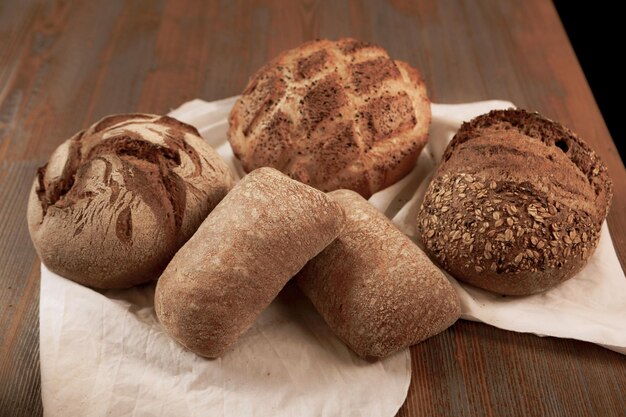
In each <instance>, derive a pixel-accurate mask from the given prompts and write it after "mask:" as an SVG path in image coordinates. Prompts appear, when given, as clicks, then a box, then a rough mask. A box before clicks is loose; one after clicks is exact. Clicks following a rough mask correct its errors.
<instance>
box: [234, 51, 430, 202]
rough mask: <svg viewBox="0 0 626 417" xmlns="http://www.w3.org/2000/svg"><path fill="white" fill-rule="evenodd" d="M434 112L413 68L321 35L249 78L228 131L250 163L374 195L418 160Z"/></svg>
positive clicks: (309, 181) (308, 181)
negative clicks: (321, 37)
mask: <svg viewBox="0 0 626 417" xmlns="http://www.w3.org/2000/svg"><path fill="white" fill-rule="evenodd" d="M430 117H431V114H430V102H429V100H428V97H427V95H426V87H425V86H424V82H423V81H422V79H421V78H420V75H419V73H418V72H417V71H416V70H415V69H414V68H412V67H410V66H409V65H408V64H406V63H404V62H401V61H394V60H393V59H391V58H389V55H388V54H387V52H386V51H385V50H384V49H382V48H380V47H378V46H375V45H371V44H368V43H365V42H360V41H357V40H354V39H341V40H339V41H336V42H335V41H329V40H320V41H314V42H309V43H305V44H303V45H301V46H299V47H298V48H295V49H292V50H289V51H287V52H284V53H283V54H281V55H279V56H278V57H277V58H275V59H274V60H272V61H271V62H269V63H268V64H266V65H265V66H264V67H262V68H261V69H260V70H259V71H258V72H257V73H256V74H255V75H254V76H253V77H252V79H251V80H250V82H249V83H248V86H247V87H246V89H245V91H244V92H243V94H242V96H241V98H240V99H239V100H238V101H237V102H236V103H235V106H234V107H233V110H232V112H231V114H230V118H229V122H230V129H229V131H228V138H229V141H230V144H231V146H232V148H233V151H234V152H235V155H236V156H237V157H238V158H239V159H240V160H241V163H242V165H243V167H244V169H245V170H246V171H251V170H253V169H255V168H258V167H261V166H270V167H274V168H276V169H278V170H280V171H282V172H283V173H285V174H287V175H289V176H290V177H292V178H294V179H296V180H298V181H301V182H304V183H305V184H309V185H311V186H314V187H316V188H318V189H320V190H323V191H330V190H335V189H339V188H347V189H351V190H354V191H356V192H358V193H359V194H361V195H362V196H364V197H366V198H368V197H369V196H370V195H371V194H373V193H375V192H376V191H378V190H380V189H382V188H385V187H387V186H389V185H391V184H393V183H394V182H396V181H398V180H399V179H401V178H402V177H404V176H405V175H406V174H408V173H409V172H410V171H411V169H412V168H413V167H414V166H415V161H416V159H417V157H418V155H419V153H420V151H421V150H422V148H423V147H424V145H425V144H426V141H427V138H428V128H429V125H430Z"/></svg>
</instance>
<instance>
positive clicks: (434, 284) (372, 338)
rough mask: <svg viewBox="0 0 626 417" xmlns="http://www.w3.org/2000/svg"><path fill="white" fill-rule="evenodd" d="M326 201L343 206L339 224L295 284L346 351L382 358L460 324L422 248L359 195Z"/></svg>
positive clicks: (451, 297)
mask: <svg viewBox="0 0 626 417" xmlns="http://www.w3.org/2000/svg"><path fill="white" fill-rule="evenodd" d="M329 196H331V197H332V198H333V199H334V200H335V201H337V202H338V203H340V204H341V206H342V207H343V209H344V212H345V213H346V223H345V226H344V228H343V231H342V232H341V233H340V235H339V237H337V239H336V240H335V241H334V242H333V243H331V244H330V245H329V246H328V247H327V248H326V249H324V251H322V252H321V253H320V254H319V255H317V256H316V257H315V258H314V259H312V260H311V261H309V263H307V265H306V266H305V267H304V268H303V269H302V270H301V271H300V273H299V274H298V276H297V282H298V284H299V286H300V288H301V289H302V290H303V292H304V293H305V294H306V295H307V296H308V297H309V298H310V299H311V301H312V302H313V304H314V305H315V307H316V308H317V310H318V311H319V312H320V314H321V315H322V316H323V317H324V319H325V320H326V322H327V323H328V325H329V326H330V327H331V329H332V330H333V331H334V332H335V333H336V334H337V335H338V336H339V337H340V338H341V339H343V341H344V342H345V343H346V344H347V345H348V346H350V348H352V350H354V351H355V352H356V353H357V354H358V355H359V356H361V357H363V358H366V359H375V358H381V357H384V356H387V355H389V354H391V353H394V352H396V351H398V350H400V349H403V348H405V347H407V346H410V345H413V344H415V343H418V342H421V341H422V340H424V339H427V338H428V337H430V336H433V335H435V334H437V333H439V332H441V331H443V330H445V329H446V328H448V327H449V326H450V325H452V324H453V323H454V322H455V321H456V320H457V319H458V318H459V315H460V304H459V298H458V296H457V294H456V292H455V291H454V288H453V287H452V285H451V284H450V282H449V281H448V280H447V279H446V277H445V276H444V275H443V274H442V273H441V271H439V269H437V268H436V267H435V265H433V263H432V262H431V261H430V260H429V259H428V257H427V256H426V255H425V254H424V252H422V250H421V249H419V248H418V247H417V246H416V245H415V244H414V243H413V242H412V241H411V240H410V239H409V238H408V237H407V236H405V235H404V234H403V233H402V232H401V231H400V230H398V229H397V228H396V227H395V226H394V225H393V224H392V223H391V222H390V221H389V220H388V219H387V218H386V217H385V216H384V215H383V214H382V213H380V212H379V211H378V210H376V209H375V208H374V207H372V206H371V205H370V204H369V203H368V202H367V201H366V200H364V199H363V198H362V197H361V196H360V195H358V194H357V193H355V192H352V191H348V190H338V191H333V192H331V193H329Z"/></svg>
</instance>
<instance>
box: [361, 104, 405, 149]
mask: <svg viewBox="0 0 626 417" xmlns="http://www.w3.org/2000/svg"><path fill="white" fill-rule="evenodd" d="M357 120H358V121H359V123H360V125H361V134H362V137H363V141H364V143H365V144H366V145H367V146H368V147H371V146H372V145H373V144H374V143H375V142H378V141H380V140H384V139H387V138H389V137H391V136H397V135H399V134H401V133H403V132H407V131H410V130H412V129H413V128H414V127H415V125H416V123H417V120H416V118H415V111H414V109H413V103H412V102H411V99H410V98H409V96H408V94H406V93H405V92H401V93H398V94H397V95H395V96H384V97H380V98H377V99H374V100H371V101H370V102H369V103H368V105H367V106H366V107H365V108H364V109H363V111H361V112H359V113H357Z"/></svg>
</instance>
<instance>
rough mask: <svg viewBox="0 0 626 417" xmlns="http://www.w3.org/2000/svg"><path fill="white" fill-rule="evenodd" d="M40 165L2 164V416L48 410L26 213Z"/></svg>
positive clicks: (36, 284) (36, 278)
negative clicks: (43, 395)
mask: <svg viewBox="0 0 626 417" xmlns="http://www.w3.org/2000/svg"><path fill="white" fill-rule="evenodd" d="M39 164H40V162H27V163H23V162H16V163H10V162H6V161H2V162H0V196H2V199H3V201H2V204H0V323H1V324H2V326H1V327H0V415H7V416H8V415H11V416H32V415H38V414H41V411H42V410H41V400H40V399H39V396H40V377H39V314H38V313H39V308H38V307H39V305H38V304H39V268H38V265H37V263H36V262H35V260H36V259H35V258H36V256H35V252H34V250H33V249H32V245H31V244H30V238H29V235H28V228H27V226H26V216H25V214H26V203H27V200H28V194H29V191H30V187H31V185H32V181H33V180H32V173H33V170H34V169H35V167H36V166H37V165H39ZM9 411H10V413H8V412H9Z"/></svg>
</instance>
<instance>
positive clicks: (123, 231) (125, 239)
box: [115, 207, 133, 246]
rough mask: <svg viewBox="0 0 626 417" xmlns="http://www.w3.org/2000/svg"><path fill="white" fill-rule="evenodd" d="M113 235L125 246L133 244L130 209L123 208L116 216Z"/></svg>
mask: <svg viewBox="0 0 626 417" xmlns="http://www.w3.org/2000/svg"><path fill="white" fill-rule="evenodd" d="M115 235H116V236H117V238H118V239H119V240H120V242H122V243H124V244H125V245H128V246H132V244H133V216H132V212H131V209H130V207H125V208H124V209H123V210H122V211H121V212H120V214H118V216H117V220H116V222H115Z"/></svg>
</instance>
